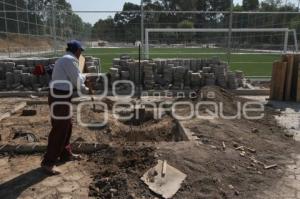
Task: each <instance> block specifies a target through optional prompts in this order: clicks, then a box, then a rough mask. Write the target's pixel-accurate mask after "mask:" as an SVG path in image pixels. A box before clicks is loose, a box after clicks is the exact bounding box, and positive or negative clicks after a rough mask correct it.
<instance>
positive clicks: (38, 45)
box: [0, 35, 52, 52]
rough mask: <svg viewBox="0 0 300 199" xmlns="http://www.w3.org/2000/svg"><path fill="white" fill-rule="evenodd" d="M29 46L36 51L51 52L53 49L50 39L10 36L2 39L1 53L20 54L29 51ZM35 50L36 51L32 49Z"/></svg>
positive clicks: (0, 43)
mask: <svg viewBox="0 0 300 199" xmlns="http://www.w3.org/2000/svg"><path fill="white" fill-rule="evenodd" d="M28 46H34V48H35V50H37V49H40V50H49V49H51V47H52V40H51V39H50V38H38V37H30V36H29V37H28V36H22V35H20V36H14V35H11V36H8V37H7V38H0V52H8V50H10V52H19V51H22V50H23V51H26V49H27V50H28ZM32 50H34V49H32Z"/></svg>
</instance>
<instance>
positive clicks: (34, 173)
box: [0, 168, 48, 199]
mask: <svg viewBox="0 0 300 199" xmlns="http://www.w3.org/2000/svg"><path fill="white" fill-rule="evenodd" d="M47 177H48V175H46V174H45V173H44V172H43V171H42V169H41V168H37V169H34V170H31V171H29V172H27V173H24V174H22V175H20V176H18V177H16V178H14V179H12V180H9V181H7V182H4V183H3V184H0V198H1V199H15V198H18V197H19V196H20V195H21V194H22V192H23V191H25V190H26V189H28V188H29V187H31V186H33V185H35V184H37V183H39V182H41V181H43V180H44V179H45V178H47Z"/></svg>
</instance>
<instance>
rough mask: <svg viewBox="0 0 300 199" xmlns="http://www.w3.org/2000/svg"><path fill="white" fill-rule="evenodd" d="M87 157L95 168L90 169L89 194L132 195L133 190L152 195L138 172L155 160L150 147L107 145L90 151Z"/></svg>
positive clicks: (117, 196)
mask: <svg viewBox="0 0 300 199" xmlns="http://www.w3.org/2000/svg"><path fill="white" fill-rule="evenodd" d="M89 161H91V162H93V163H95V164H96V165H98V166H97V168H99V169H98V170H97V169H96V170H95V171H94V173H95V177H94V182H93V183H92V184H91V185H90V194H89V195H90V196H91V197H96V198H103V199H107V198H116V199H123V198H135V194H141V196H147V195H150V196H151V195H152V194H151V193H150V192H149V191H147V190H146V189H145V187H144V185H143V183H142V182H141V181H140V179H139V176H141V175H142V174H143V173H144V172H145V171H146V170H147V169H148V168H150V167H152V166H153V165H154V164H155V163H156V160H155V158H154V148H151V147H146V148H124V149H120V148H119V149H117V148H115V149H113V148H110V149H107V150H106V151H102V152H100V153H96V154H93V155H92V156H91V157H90V160H89ZM99 165H101V166H100V167H99Z"/></svg>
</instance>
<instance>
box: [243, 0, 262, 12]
mask: <svg viewBox="0 0 300 199" xmlns="http://www.w3.org/2000/svg"><path fill="white" fill-rule="evenodd" d="M258 8H259V1H258V0H243V9H244V10H245V11H248V10H258Z"/></svg>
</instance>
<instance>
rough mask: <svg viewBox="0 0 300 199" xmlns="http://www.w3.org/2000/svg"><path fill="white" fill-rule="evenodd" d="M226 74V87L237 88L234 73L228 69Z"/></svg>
mask: <svg viewBox="0 0 300 199" xmlns="http://www.w3.org/2000/svg"><path fill="white" fill-rule="evenodd" d="M227 76H228V88H229V89H237V88H238V82H237V78H236V76H235V73H234V72H232V71H229V72H228V73H227Z"/></svg>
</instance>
